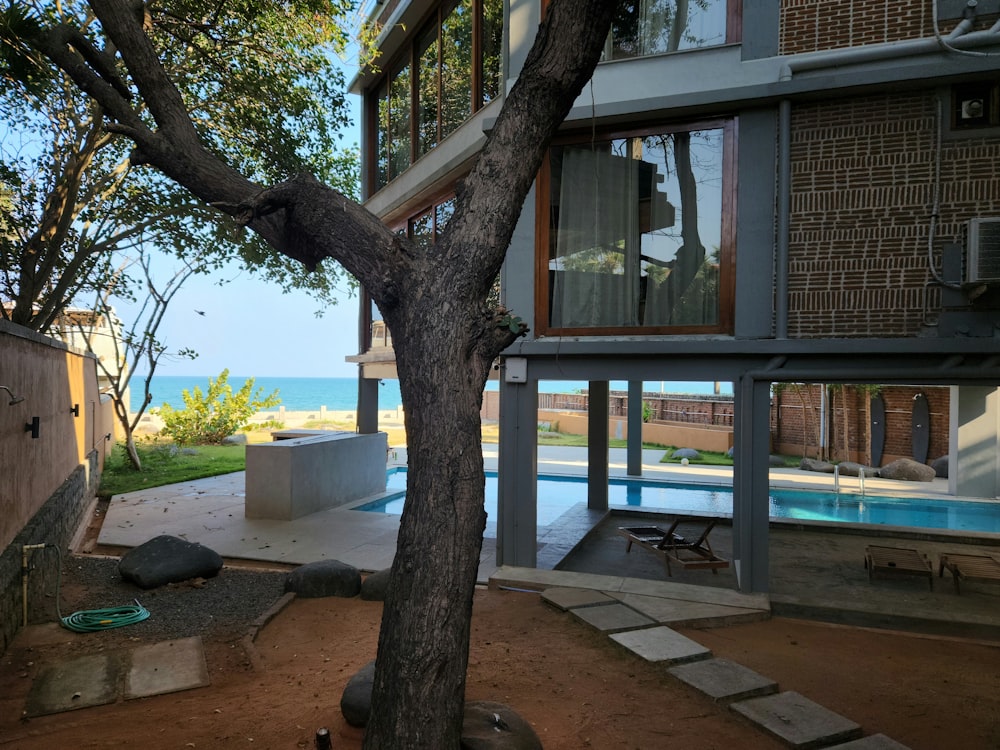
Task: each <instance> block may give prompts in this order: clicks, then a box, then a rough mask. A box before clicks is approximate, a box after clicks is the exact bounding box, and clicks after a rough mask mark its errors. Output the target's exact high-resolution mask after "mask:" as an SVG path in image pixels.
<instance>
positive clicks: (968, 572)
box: [938, 552, 1000, 594]
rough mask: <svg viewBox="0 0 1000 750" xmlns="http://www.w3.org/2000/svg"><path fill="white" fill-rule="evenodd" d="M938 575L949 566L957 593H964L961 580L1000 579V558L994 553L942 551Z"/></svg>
mask: <svg viewBox="0 0 1000 750" xmlns="http://www.w3.org/2000/svg"><path fill="white" fill-rule="evenodd" d="M939 563H940V565H939V566H938V575H939V576H943V575H944V569H945V568H947V569H948V570H949V572H950V573H951V577H952V580H953V581H954V582H955V593H957V594H960V593H962V591H961V589H960V588H959V585H960V582H961V581H985V582H993V581H1000V560H997V558H996V556H994V555H967V554H964V553H959V552H942V553H941V555H940V556H939Z"/></svg>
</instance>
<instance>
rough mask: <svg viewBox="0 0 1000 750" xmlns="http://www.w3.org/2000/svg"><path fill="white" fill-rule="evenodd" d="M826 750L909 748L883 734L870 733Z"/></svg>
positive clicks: (889, 749)
mask: <svg viewBox="0 0 1000 750" xmlns="http://www.w3.org/2000/svg"><path fill="white" fill-rule="evenodd" d="M827 750H910V748H909V747H907V746H906V745H904V744H903V743H902V742H896V740H894V739H892V738H891V737H886V736H885V735H884V734H872V735H869V736H868V737H862V738H861V739H860V740H854V741H853V742H845V743H844V744H843V745H834V746H833V747H830V748H828V749H827Z"/></svg>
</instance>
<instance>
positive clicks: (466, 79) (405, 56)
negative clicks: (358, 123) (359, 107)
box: [368, 0, 503, 190]
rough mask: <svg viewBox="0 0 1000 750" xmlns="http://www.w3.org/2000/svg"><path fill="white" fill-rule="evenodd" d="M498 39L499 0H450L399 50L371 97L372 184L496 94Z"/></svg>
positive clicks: (377, 184) (382, 181)
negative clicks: (373, 130) (414, 89)
mask: <svg viewBox="0 0 1000 750" xmlns="http://www.w3.org/2000/svg"><path fill="white" fill-rule="evenodd" d="M502 42H503V2H502V0H457V1H456V0H451V2H448V3H446V4H445V5H443V6H441V7H440V8H439V12H438V14H436V15H435V18H434V20H432V21H430V22H429V23H428V25H427V26H425V27H424V28H423V29H421V31H420V32H419V33H418V34H417V35H416V36H415V37H414V38H413V40H412V41H411V42H410V44H408V45H407V46H406V47H405V48H404V50H403V52H402V54H401V58H402V60H401V61H400V62H398V63H397V65H396V66H395V67H393V68H391V69H390V70H391V72H390V75H389V76H388V77H387V81H388V82H386V81H382V82H380V83H378V84H376V86H375V87H374V88H373V89H372V90H371V92H372V93H371V96H370V97H369V99H368V104H369V106H371V107H373V108H375V110H376V111H375V112H374V113H373V116H372V120H373V127H374V129H375V131H376V132H375V133H374V137H373V138H372V144H373V150H374V153H373V154H372V158H371V159H370V163H371V164H372V167H371V170H372V171H371V172H370V175H371V178H372V184H373V185H374V188H375V189H376V190H378V189H379V188H382V187H384V186H385V185H386V184H388V182H389V181H391V180H393V179H394V178H396V177H397V176H398V175H399V174H401V173H402V172H403V171H404V170H405V169H406V168H407V167H409V166H410V164H412V162H413V160H414V159H418V158H420V157H421V156H423V155H424V154H426V153H427V152H428V151H431V150H432V149H434V148H435V147H436V146H437V145H438V144H439V143H440V142H441V139H443V138H444V137H446V136H447V135H448V134H449V133H452V132H453V131H454V130H456V129H457V128H458V127H459V126H461V125H462V123H464V122H465V121H466V120H468V119H469V117H470V116H471V115H472V113H473V112H475V111H476V110H478V109H480V108H481V107H482V106H483V105H485V104H487V103H489V102H491V101H492V100H493V99H495V98H496V97H497V96H499V95H500V92H501V85H502V73H501V71H502V67H503V46H502ZM411 75H412V76H413V77H414V78H415V79H416V91H415V92H414V91H412V90H411ZM414 94H415V96H414ZM411 140H413V141H414V142H413V143H411Z"/></svg>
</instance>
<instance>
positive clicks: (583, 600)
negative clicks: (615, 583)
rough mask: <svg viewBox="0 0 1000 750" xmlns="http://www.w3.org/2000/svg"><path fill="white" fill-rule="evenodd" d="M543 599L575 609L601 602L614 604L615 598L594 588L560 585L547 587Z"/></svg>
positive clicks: (562, 608) (555, 605)
mask: <svg viewBox="0 0 1000 750" xmlns="http://www.w3.org/2000/svg"><path fill="white" fill-rule="evenodd" d="M542 601H545V602H548V603H549V604H551V605H552V606H553V607H556V608H558V609H561V610H563V611H564V612H565V611H566V610H567V609H575V608H577V607H594V606H597V605H600V604H614V603H615V600H614V599H612V598H611V597H610V596H608V595H607V594H603V593H601V592H600V591H594V590H593V589H575V588H566V587H559V588H554V589H545V591H543V592H542Z"/></svg>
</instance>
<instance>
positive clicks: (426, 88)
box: [417, 25, 438, 157]
mask: <svg viewBox="0 0 1000 750" xmlns="http://www.w3.org/2000/svg"><path fill="white" fill-rule="evenodd" d="M437 32H438V30H437V25H434V26H431V27H430V29H428V30H427V31H425V32H424V34H423V35H422V36H421V37H420V38H419V39H417V96H418V97H419V100H418V101H417V139H418V140H417V156H418V157H420V156H423V155H424V154H426V153H427V152H428V151H430V150H431V149H432V148H434V147H435V146H436V145H437V144H438V74H437V73H438V43H437V41H438V33H437Z"/></svg>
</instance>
